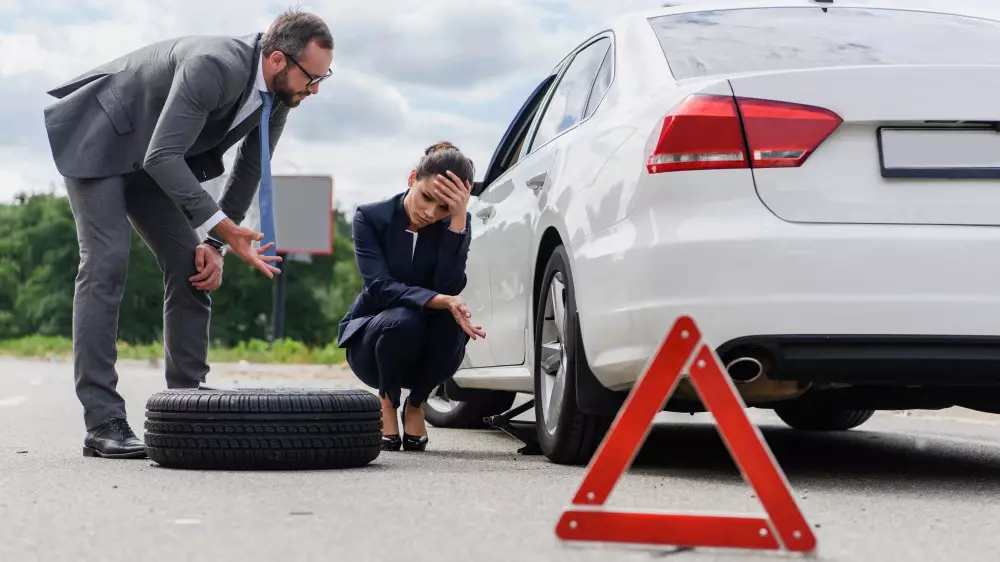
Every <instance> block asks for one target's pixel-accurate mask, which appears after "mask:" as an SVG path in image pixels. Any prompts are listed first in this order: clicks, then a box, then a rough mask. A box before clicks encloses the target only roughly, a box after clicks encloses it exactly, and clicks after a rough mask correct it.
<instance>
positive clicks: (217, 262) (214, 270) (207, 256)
mask: <svg viewBox="0 0 1000 562" xmlns="http://www.w3.org/2000/svg"><path fill="white" fill-rule="evenodd" d="M194 268H195V269H196V270H197V271H198V273H197V274H195V275H192V276H191V277H189V278H188V279H189V280H190V281H191V284H192V285H194V287H195V288H196V289H200V290H202V291H214V290H216V289H218V288H219V287H220V286H221V285H222V254H220V253H219V251H218V250H216V249H215V248H213V247H212V246H209V245H208V244H199V245H198V247H197V248H195V250H194Z"/></svg>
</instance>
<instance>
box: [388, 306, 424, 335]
mask: <svg viewBox="0 0 1000 562" xmlns="http://www.w3.org/2000/svg"><path fill="white" fill-rule="evenodd" d="M378 316H379V323H380V324H381V325H382V333H383V334H385V333H386V332H391V333H393V335H398V336H400V337H405V338H408V339H409V338H419V337H420V336H421V335H422V333H423V331H424V319H423V315H422V314H421V313H420V312H419V311H416V310H414V309H412V308H406V307H402V306H400V307H396V308H390V309H388V310H385V311H382V312H381V313H379V315H378Z"/></svg>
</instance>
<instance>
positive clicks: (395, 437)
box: [382, 433, 403, 451]
mask: <svg viewBox="0 0 1000 562" xmlns="http://www.w3.org/2000/svg"><path fill="white" fill-rule="evenodd" d="M402 446H403V440H402V439H400V438H399V433H394V434H392V435H386V434H384V433H383V434H382V450H383V451H398V450H399V449H400V448H401V447H402Z"/></svg>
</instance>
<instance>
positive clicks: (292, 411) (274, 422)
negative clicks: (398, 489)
mask: <svg viewBox="0 0 1000 562" xmlns="http://www.w3.org/2000/svg"><path fill="white" fill-rule="evenodd" d="M145 430H146V431H145V442H146V452H147V454H148V455H149V458H150V459H151V460H153V461H154V462H156V463H158V464H160V465H162V466H164V467H169V468H191V469H201V470H204V469H224V470H287V469H326V468H352V467H358V466H363V465H366V464H368V463H370V462H372V461H373V460H375V459H376V458H377V457H378V455H379V452H380V451H381V436H382V414H381V403H380V402H379V400H378V398H377V397H376V396H375V395H373V394H372V393H370V392H366V391H364V390H327V389H323V390H317V389H286V388H275V389H263V388H253V389H214V388H212V389H209V388H204V387H203V388H198V389H171V390H165V391H162V392H158V393H156V394H154V395H152V396H150V397H149V399H148V400H147V401H146V423H145Z"/></svg>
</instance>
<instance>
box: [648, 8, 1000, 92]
mask: <svg viewBox="0 0 1000 562" xmlns="http://www.w3.org/2000/svg"><path fill="white" fill-rule="evenodd" d="M649 21H650V23H651V24H652V26H653V30H654V31H655V32H656V35H657V37H658V38H659V41H660V46H661V47H662V48H663V53H664V54H665V55H666V57H667V62H668V63H669V64H670V70H671V72H672V73H673V75H674V77H675V78H676V79H678V80H682V79H685V78H696V77H701V76H710V75H716V74H729V73H739V72H760V71H774V70H793V69H803V68H816V67H831V66H872V65H886V64H918V65H928V64H930V65H933V64H974V65H995V64H1000V48H997V45H998V44H1000V22H997V21H992V20H985V19H979V18H975V17H968V16H956V15H949V14H935V13H922V12H914V11H905V10H886V9H869V8H836V7H829V8H826V11H825V12H824V11H823V9H821V8H819V7H803V8H795V7H791V8H740V9H734V10H713V11H702V12H691V13H685V14H674V15H668V16H659V17H655V18H651V19H650V20H649Z"/></svg>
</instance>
